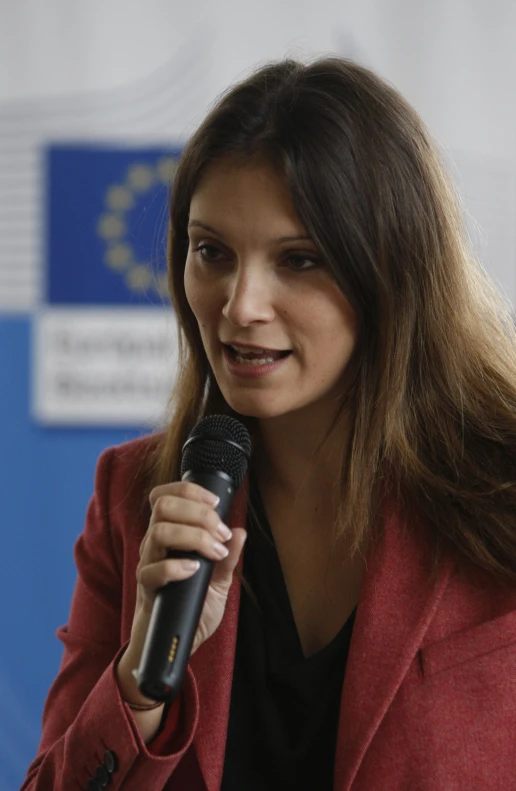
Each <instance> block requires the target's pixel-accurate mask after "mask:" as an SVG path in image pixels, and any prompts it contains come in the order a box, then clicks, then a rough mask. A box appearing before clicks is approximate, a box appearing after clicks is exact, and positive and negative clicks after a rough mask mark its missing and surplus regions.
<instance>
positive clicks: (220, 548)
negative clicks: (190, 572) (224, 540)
mask: <svg viewBox="0 0 516 791" xmlns="http://www.w3.org/2000/svg"><path fill="white" fill-rule="evenodd" d="M213 551H214V552H215V554H216V555H217V556H218V557H219V558H227V556H228V555H229V549H227V547H225V546H224V545H223V544H219V543H218V541H214V542H213Z"/></svg>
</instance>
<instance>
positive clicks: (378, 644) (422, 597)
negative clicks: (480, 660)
mask: <svg viewBox="0 0 516 791" xmlns="http://www.w3.org/2000/svg"><path fill="white" fill-rule="evenodd" d="M404 527H405V526H404V525H401V524H400V522H399V519H398V517H397V515H396V512H395V509H394V508H393V506H392V504H390V505H388V506H387V507H386V510H385V519H384V529H383V531H382V538H381V539H380V540H379V541H378V543H377V544H376V545H375V547H374V549H372V550H371V551H370V552H369V556H368V562H367V569H366V572H365V575H364V580H363V583H362V591H361V595H360V601H359V604H358V607H357V614H356V619H355V624H354V628H353V636H352V640H351V646H350V651H349V656H348V662H347V666H346V674H345V679H344V685H343V690H342V700H341V712H340V721H339V732H338V738H337V750H336V756H335V782H334V789H335V791H349V789H351V787H352V783H353V781H354V779H355V777H356V775H357V773H358V771H359V769H360V765H361V762H362V760H363V758H364V755H365V754H366V751H367V749H368V747H369V745H370V743H371V741H372V739H373V737H374V735H375V733H376V731H377V730H378V727H379V725H380V723H381V721H382V719H383V717H384V716H385V714H386V712H387V710H388V708H389V706H390V704H391V701H392V699H393V698H394V696H395V694H396V692H397V690H398V688H399V686H400V684H401V682H402V681H403V678H404V677H405V675H406V673H407V670H408V668H409V665H410V664H411V662H412V660H413V659H414V656H415V655H416V653H417V650H418V648H419V646H420V644H421V641H422V639H423V636H424V634H425V632H426V630H427V628H428V626H429V624H430V621H431V619H432V617H433V614H434V612H435V610H436V608H437V606H438V604H439V601H440V599H441V596H442V594H443V592H444V590H445V587H446V585H447V583H448V581H449V577H450V573H451V567H452V564H451V562H450V561H446V562H445V564H444V566H443V568H442V570H441V572H440V575H439V577H438V579H437V581H435V579H434V580H433V581H432V580H431V579H430V576H429V563H428V559H427V553H425V550H424V538H423V534H422V533H419V530H420V528H418V526H416V525H411V526H410V530H409V529H404ZM418 539H420V540H418Z"/></svg>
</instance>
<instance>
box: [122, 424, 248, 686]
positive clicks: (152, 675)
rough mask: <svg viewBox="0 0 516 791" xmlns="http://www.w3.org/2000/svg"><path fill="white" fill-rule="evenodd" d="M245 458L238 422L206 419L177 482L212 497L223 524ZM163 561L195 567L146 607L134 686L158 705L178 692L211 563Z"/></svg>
mask: <svg viewBox="0 0 516 791" xmlns="http://www.w3.org/2000/svg"><path fill="white" fill-rule="evenodd" d="M250 454H251V438H250V436H249V432H248V431H247V429H246V427H245V426H244V425H242V423H240V421H238V420H235V418H232V417H229V415H209V416H208V417H204V418H203V419H202V420H200V421H199V423H197V425H196V426H195V427H194V428H193V430H192V432H191V433H190V435H189V437H188V439H187V441H186V442H185V444H184V446H183V455H182V459H181V480H183V481H193V482H194V483H198V484H199V485H200V486H202V487H203V488H205V489H208V491H210V492H213V494H216V495H218V496H219V497H220V502H219V504H218V505H217V507H216V509H215V510H216V512H217V513H218V515H219V516H220V518H221V519H222V521H223V522H226V521H227V518H228V516H229V512H230V510H231V504H232V502H233V496H234V494H235V492H236V490H237V489H238V488H239V486H240V484H241V483H242V481H243V479H244V476H245V474H246V471H247V462H248V460H249V457H250ZM169 557H174V558H192V559H193V560H198V561H199V563H200V566H199V568H198V569H197V571H196V572H195V574H193V575H192V576H191V577H189V578H188V579H185V580H179V581H177V582H169V583H167V584H166V585H164V586H163V587H162V588H160V589H159V590H158V592H157V594H156V599H155V601H154V605H153V608H152V613H151V617H150V621H149V627H148V629H147V634H146V637H145V644H144V646H143V651H142V657H141V661H140V667H139V668H138V672H137V684H138V689H139V690H140V692H141V693H142V694H143V695H145V697H147V698H151V699H152V700H162V701H171V700H173V699H174V697H175V696H176V695H177V694H178V693H179V691H180V689H181V686H182V683H183V677H184V674H185V670H186V666H187V664H188V660H189V658H190V653H191V651H192V645H193V641H194V638H195V634H196V632H197V627H198V624H199V619H200V617H201V612H202V608H203V605H204V600H205V598H206V593H207V591H208V587H209V584H210V579H211V573H212V569H213V565H214V561H213V560H208V559H207V558H204V557H202V556H201V555H199V554H198V553H197V552H183V551H180V550H170V552H169Z"/></svg>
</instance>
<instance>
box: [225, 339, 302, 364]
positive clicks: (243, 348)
mask: <svg viewBox="0 0 516 791" xmlns="http://www.w3.org/2000/svg"><path fill="white" fill-rule="evenodd" d="M224 346H225V347H226V349H227V350H228V351H229V353H230V355H231V356H232V357H233V359H235V360H242V361H243V360H249V361H252V360H263V361H267V362H275V361H276V360H280V359H281V358H282V357H286V356H287V355H289V354H290V353H291V352H290V349H284V350H283V349H268V348H266V347H264V346H250V345H249V344H242V343H225V344H224Z"/></svg>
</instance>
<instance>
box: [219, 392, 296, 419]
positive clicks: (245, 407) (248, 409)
mask: <svg viewBox="0 0 516 791" xmlns="http://www.w3.org/2000/svg"><path fill="white" fill-rule="evenodd" d="M224 398H225V400H226V402H227V404H228V405H229V406H230V407H231V409H232V410H233V411H234V412H236V413H237V414H239V415H243V416H244V417H252V418H256V419H257V420H266V419H267V418H273V417H279V416H280V415H284V414H285V413H286V412H290V411H291V410H290V409H284V408H283V409H282V408H281V407H280V406H279V405H277V406H276V407H275V406H274V405H273V404H271V403H270V399H267V400H265V399H264V400H262V399H257V398H228V397H227V396H226V395H224Z"/></svg>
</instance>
